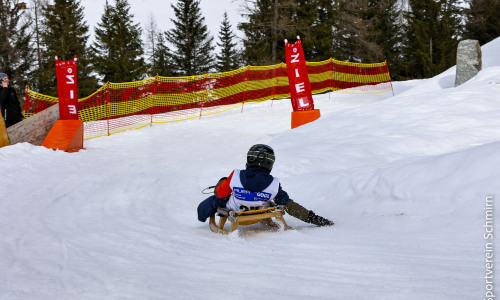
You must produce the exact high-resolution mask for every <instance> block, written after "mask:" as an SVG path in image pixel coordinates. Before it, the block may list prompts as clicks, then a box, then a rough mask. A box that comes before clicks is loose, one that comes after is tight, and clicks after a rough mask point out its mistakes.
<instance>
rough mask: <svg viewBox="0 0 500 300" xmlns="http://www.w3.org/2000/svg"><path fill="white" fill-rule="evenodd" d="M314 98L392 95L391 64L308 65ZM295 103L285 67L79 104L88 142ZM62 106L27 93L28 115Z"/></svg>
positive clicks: (151, 81) (115, 87)
mask: <svg viewBox="0 0 500 300" xmlns="http://www.w3.org/2000/svg"><path fill="white" fill-rule="evenodd" d="M306 65H307V71H308V75H309V81H310V83H311V90H312V93H313V94H319V93H324V92H328V91H340V92H346V93H356V94H366V93H381V92H387V91H392V83H391V78H390V75H389V68H388V66H387V63H386V62H383V63H375V64H361V63H349V62H342V61H337V60H334V59H329V60H325V61H321V62H307V63H306ZM286 98H290V91H289V86H288V76H287V70H286V64H284V63H281V64H276V65H271V66H247V67H244V68H241V69H237V70H233V71H229V72H224V73H209V74H204V75H197V76H186V77H162V76H156V77H152V78H147V79H144V80H141V81H135V82H126V83H111V82H108V83H106V84H105V85H104V86H102V87H101V88H100V89H98V90H97V91H96V92H95V93H93V94H92V95H90V96H88V97H85V98H81V99H78V115H79V119H80V120H82V121H84V136H85V139H90V138H95V137H100V136H105V135H110V134H114V133H117V132H121V131H125V130H129V129H137V128H141V127H144V126H148V125H151V124H153V123H166V122H175V121H181V120H188V119H192V118H199V117H202V116H207V115H211V114H215V113H220V112H224V111H227V110H229V109H233V108H236V107H241V106H242V105H243V104H244V103H255V102H262V101H267V100H274V99H286ZM57 102H58V99H57V98H56V97H50V96H47V95H43V94H40V93H37V92H35V91H32V90H31V89H29V87H28V88H27V92H26V100H25V106H24V116H25V117H30V116H32V115H34V114H36V113H38V112H40V111H42V110H44V109H46V108H48V107H49V106H51V105H53V104H55V103H57Z"/></svg>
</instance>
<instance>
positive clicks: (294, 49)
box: [285, 36, 314, 111]
mask: <svg viewBox="0 0 500 300" xmlns="http://www.w3.org/2000/svg"><path fill="white" fill-rule="evenodd" d="M285 55H286V70H287V73H288V81H289V83H290V95H291V99H292V107H293V111H302V110H311V109H314V101H313V98H312V93H311V84H310V83H309V77H307V68H306V59H305V57H304V51H303V50H302V43H301V42H300V37H298V36H297V42H295V44H290V43H288V41H287V40H285Z"/></svg>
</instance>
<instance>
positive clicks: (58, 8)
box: [35, 0, 98, 97]
mask: <svg viewBox="0 0 500 300" xmlns="http://www.w3.org/2000/svg"><path fill="white" fill-rule="evenodd" d="M41 13H42V16H43V20H42V26H43V30H42V31H41V32H40V44H41V48H42V49H41V61H40V66H39V68H38V69H37V71H36V76H37V78H36V81H35V82H36V89H37V91H39V92H41V93H44V94H48V95H51V96H57V79H56V70H55V61H54V58H55V56H56V55H57V57H58V59H59V60H73V59H74V57H75V55H76V56H77V59H78V67H77V70H78V73H77V76H78V96H79V97H85V96H89V95H90V94H92V93H93V92H95V91H96V90H97V88H98V86H97V79H96V78H95V77H94V76H92V75H91V74H92V65H91V60H90V55H89V50H88V48H87V47H86V44H87V40H88V38H89V27H88V25H87V24H86V22H85V20H84V13H83V7H82V6H81V3H80V1H79V0H55V1H54V5H44V6H42V12H41Z"/></svg>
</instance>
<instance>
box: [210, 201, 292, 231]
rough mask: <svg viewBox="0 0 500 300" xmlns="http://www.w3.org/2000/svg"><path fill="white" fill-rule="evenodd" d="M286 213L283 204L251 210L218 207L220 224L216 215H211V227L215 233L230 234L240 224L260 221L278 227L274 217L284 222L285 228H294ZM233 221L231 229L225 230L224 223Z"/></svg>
mask: <svg viewBox="0 0 500 300" xmlns="http://www.w3.org/2000/svg"><path fill="white" fill-rule="evenodd" d="M284 214H285V207H284V206H283V205H278V206H272V207H269V208H263V209H256V210H249V211H234V210H229V209H227V208H222V207H219V208H218V209H217V216H219V224H217V223H216V221H215V218H216V215H212V216H211V217H210V223H209V224H210V229H211V230H212V231H213V232H215V233H222V234H229V233H231V232H233V231H235V230H236V229H237V228H238V226H240V225H252V224H255V223H258V222H262V223H264V224H266V225H268V226H270V227H274V228H278V227H279V225H278V224H276V223H275V222H274V221H273V220H272V218H276V219H277V220H278V221H280V222H281V223H283V226H284V227H283V228H284V229H285V230H288V229H292V227H290V226H288V225H287V224H286V222H285V219H284V218H283V215H284ZM227 220H229V222H231V227H230V229H229V231H225V230H224V225H225V224H226V221H227Z"/></svg>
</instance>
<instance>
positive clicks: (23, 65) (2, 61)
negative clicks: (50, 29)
mask: <svg viewBox="0 0 500 300" xmlns="http://www.w3.org/2000/svg"><path fill="white" fill-rule="evenodd" d="M16 3H17V1H11V0H1V1H0V24H1V30H0V72H1V73H5V74H7V75H8V76H9V79H10V84H11V85H12V86H13V87H14V88H15V89H16V91H17V93H18V95H24V93H23V92H24V91H25V85H26V83H28V82H29V80H30V78H31V69H32V65H33V61H34V49H33V48H32V45H31V42H30V39H31V34H32V33H31V32H30V30H29V24H28V22H27V19H24V16H25V12H24V11H23V10H22V8H21V7H18V6H16V5H15V4H16ZM19 98H20V99H19V100H20V101H21V102H23V100H22V97H21V96H19ZM22 104H23V103H21V105H22Z"/></svg>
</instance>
